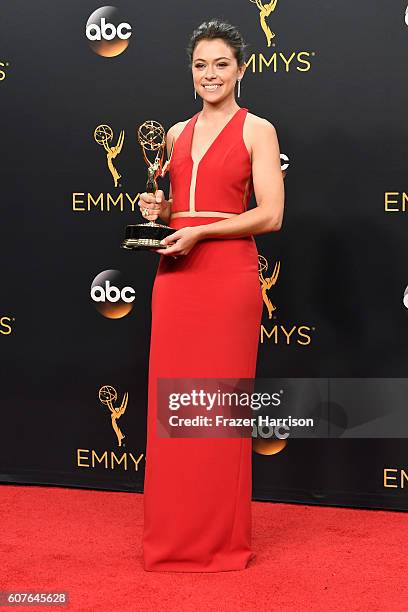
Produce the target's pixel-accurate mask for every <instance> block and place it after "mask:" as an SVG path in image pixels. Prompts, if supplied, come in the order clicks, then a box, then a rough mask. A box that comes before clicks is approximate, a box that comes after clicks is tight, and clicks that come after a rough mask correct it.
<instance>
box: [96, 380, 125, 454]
mask: <svg viewBox="0 0 408 612" xmlns="http://www.w3.org/2000/svg"><path fill="white" fill-rule="evenodd" d="M117 399H118V394H117V391H116V389H115V388H114V387H111V386H109V385H104V386H103V387H101V388H100V389H99V400H100V402H101V403H102V404H104V405H105V406H107V407H108V408H109V410H110V411H111V419H112V427H113V430H114V432H115V433H116V437H117V439H118V446H122V440H123V438H124V437H125V436H124V434H123V433H122V432H121V430H120V428H119V426H118V423H117V422H118V420H119V419H120V417H121V416H122V415H123V414H124V413H125V410H126V406H127V403H128V399H129V394H128V393H125V395H124V396H123V400H122V403H121V405H120V406H119V407H117V408H116V407H115V406H114V405H113V404H114V402H116V400H117Z"/></svg>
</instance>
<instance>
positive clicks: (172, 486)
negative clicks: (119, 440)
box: [143, 108, 262, 572]
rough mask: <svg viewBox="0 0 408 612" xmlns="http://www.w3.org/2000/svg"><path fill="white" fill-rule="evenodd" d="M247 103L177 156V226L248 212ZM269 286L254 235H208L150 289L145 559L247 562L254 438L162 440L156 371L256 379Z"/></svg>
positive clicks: (181, 146)
mask: <svg viewBox="0 0 408 612" xmlns="http://www.w3.org/2000/svg"><path fill="white" fill-rule="evenodd" d="M247 112H248V109H246V108H240V109H239V110H238V111H237V112H236V113H235V115H233V117H232V118H231V119H230V121H229V122H228V123H227V124H226V125H225V127H224V128H223V129H222V130H221V132H220V133H219V134H218V136H217V137H216V138H215V140H214V141H213V142H212V144H211V145H210V147H209V148H208V150H207V151H206V153H205V154H204V156H203V157H202V159H201V160H200V161H199V162H198V163H194V162H193V160H192V157H191V143H192V139H193V131H194V126H195V124H196V121H197V118H198V116H199V113H197V114H196V115H194V116H193V117H192V118H191V119H190V120H189V121H188V123H187V124H186V125H185V127H184V129H183V131H182V132H181V134H180V136H179V137H178V139H177V141H176V144H175V147H174V151H173V157H172V161H171V167H170V180H171V185H172V196H173V204H172V217H171V221H170V226H171V227H173V228H175V229H180V228H182V227H186V226H192V225H202V224H204V223H214V222H216V221H220V220H221V219H223V218H227V217H229V216H232V215H235V214H239V213H242V212H244V211H245V210H247V206H248V202H249V198H250V195H251V193H252V190H253V183H252V175H251V162H250V156H249V153H248V150H247V148H246V146H245V143H244V140H243V126H244V121H245V118H246V115H247ZM261 314H262V295H261V288H260V283H259V277H258V251H257V247H256V243H255V240H254V238H253V236H246V237H243V238H216V239H205V240H202V241H199V242H198V243H196V245H195V246H194V247H193V249H192V250H191V251H190V252H189V253H188V254H187V255H186V256H179V257H178V258H177V259H173V257H170V256H165V255H161V256H160V262H159V266H158V270H157V274H156V278H155V282H154V286H153V293H152V330H151V344H150V358H149V385H148V397H149V401H148V425H147V446H146V471H145V484H144V532H143V564H144V569H145V570H148V571H177V572H216V571H227V570H240V569H244V568H245V567H246V566H247V564H248V562H249V561H250V559H252V558H254V557H255V554H254V553H253V552H252V550H251V530H252V525H251V496H252V440H251V438H250V437H241V438H199V439H197V438H178V439H177V438H160V437H158V436H157V435H156V411H157V404H156V400H157V389H156V384H157V379H158V378H160V377H163V378H184V377H186V378H193V377H195V378H216V377H217V378H254V377H255V373H256V361H257V353H258V342H259V329H260V322H261Z"/></svg>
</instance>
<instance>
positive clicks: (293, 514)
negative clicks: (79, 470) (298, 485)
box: [0, 485, 408, 612]
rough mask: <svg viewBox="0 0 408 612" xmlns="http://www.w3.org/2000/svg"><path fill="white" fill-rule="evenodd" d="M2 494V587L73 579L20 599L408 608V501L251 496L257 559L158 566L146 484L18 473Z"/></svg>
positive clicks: (129, 607)
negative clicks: (114, 487)
mask: <svg viewBox="0 0 408 612" xmlns="http://www.w3.org/2000/svg"><path fill="white" fill-rule="evenodd" d="M0 494H1V515H0V519H1V543H0V554H1V577H0V591H6V590H18V591H24V590H30V591H36V590H39V591H53V590H56V591H67V592H68V593H69V596H70V601H71V603H70V604H69V606H66V607H56V606H19V607H18V608H14V609H20V610H31V611H32V612H35V611H40V610H42V611H43V612H44V611H45V610H48V611H50V612H51V611H54V610H67V609H70V610H81V611H82V610H84V611H87V612H88V611H89V612H115V611H118V612H128V611H129V612H130V611H139V610H140V611H142V612H144V611H149V612H150V611H156V610H163V611H165V612H169V611H173V610H177V611H182V612H184V611H187V612H190V611H191V612H201V610H211V611H212V610H213V611H214V612H215V611H217V612H218V611H220V612H235V611H236V610H254V611H259V612H265V611H269V610H279V611H281V610H291V611H292V610H293V611H295V612H300V611H303V610H321V611H325V612H327V611H331V610H342V611H344V610H353V611H354V610H361V611H364V612H367V610H370V612H371V611H377V610H387V611H392V612H394V611H396V610H401V611H402V610H404V612H405V611H406V610H408V587H407V581H406V571H407V566H408V561H407V541H408V517H407V515H406V514H404V513H399V512H385V511H377V510H350V509H342V508H325V507H318V506H300V505H294V504H293V505H292V504H276V503H267V502H265V503H262V502H254V503H253V529H254V532H253V549H254V551H255V552H256V554H257V558H256V559H255V560H254V561H253V562H252V564H251V566H250V567H249V568H248V569H246V570H244V571H239V572H223V573H208V574H204V573H202V574H201V573H200V574H198V573H197V574H181V573H156V572H146V571H144V570H143V568H142V565H141V544H140V542H141V530H142V521H143V496H142V495H141V494H137V493H111V492H102V491H89V490H80V489H68V488H59V487H37V486H19V485H17V486H11V485H0ZM214 518H215V520H216V517H214Z"/></svg>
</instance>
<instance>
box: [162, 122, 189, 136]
mask: <svg viewBox="0 0 408 612" xmlns="http://www.w3.org/2000/svg"><path fill="white" fill-rule="evenodd" d="M189 121H190V119H186V120H185V121H179V122H178V123H175V124H174V125H172V126H171V128H169V130H168V131H167V137H168V138H169V139H171V140H173V139H176V140H177V138H178V137H179V136H180V134H181V132H182V131H183V129H184V128H185V126H186V125H187V123H188V122H189Z"/></svg>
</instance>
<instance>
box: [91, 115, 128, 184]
mask: <svg viewBox="0 0 408 612" xmlns="http://www.w3.org/2000/svg"><path fill="white" fill-rule="evenodd" d="M94 139H95V141H96V142H97V143H98V145H101V146H103V148H104V149H105V151H106V162H107V164H108V168H109V170H110V172H111V174H112V176H113V181H114V184H115V187H117V186H118V181H119V179H120V178H121V174H119V172H118V171H117V169H116V168H115V166H114V165H113V161H112V160H113V159H115V158H116V157H117V156H118V155H119V153H120V152H121V151H122V147H123V142H124V140H125V132H124V131H123V130H121V131H120V134H119V138H118V142H117V143H116V145H115V146H110V143H111V142H112V140H113V130H112V128H111V127H110V126H109V125H98V127H97V128H95V131H94Z"/></svg>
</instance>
